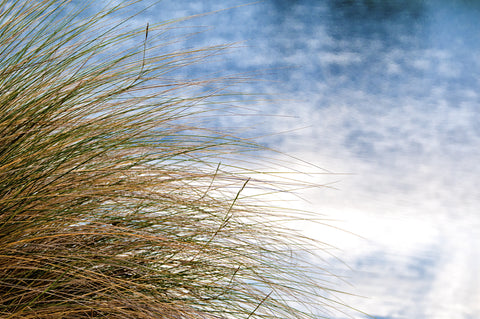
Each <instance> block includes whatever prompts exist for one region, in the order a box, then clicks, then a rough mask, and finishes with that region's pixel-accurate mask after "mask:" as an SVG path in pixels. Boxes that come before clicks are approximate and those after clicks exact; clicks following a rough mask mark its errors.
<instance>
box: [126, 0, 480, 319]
mask: <svg viewBox="0 0 480 319" xmlns="http://www.w3.org/2000/svg"><path fill="white" fill-rule="evenodd" d="M245 3H246V2H245V1H233V0H225V1H214V0H203V1H191V0H190V1H187V0H175V1H173V0H170V1H168V0H164V1H162V2H160V3H159V4H157V5H154V6H152V7H151V8H149V9H147V10H146V11H145V12H144V13H143V14H142V15H141V16H138V17H137V18H136V20H135V22H136V23H138V24H139V25H145V24H146V22H149V23H156V22H161V21H163V20H168V19H173V18H176V17H184V16H187V15H191V14H198V13H204V12H210V11H214V10H220V9H225V8H230V7H235V6H237V5H242V4H245ZM479 21H480V2H478V1H474V0H470V1H469V0H456V1H455V0H449V1H447V0H445V1H443V0H402V1H400V0H383V1H380V0H378V1H376V0H323V1H322V0H310V1H307V0H296V1H295V0H291V1H287V0H265V1H261V2H258V3H254V4H250V5H246V6H240V7H237V8H232V9H230V10H226V11H221V12H218V13H216V14H212V15H206V16H203V17H199V18H197V19H194V20H191V21H188V22H185V23H184V24H183V25H184V26H186V25H190V26H195V28H193V29H191V31H198V30H203V31H204V32H202V33H200V34H197V35H195V36H193V37H191V38H186V39H184V40H182V41H181V43H179V46H186V47H188V46H197V45H214V44H223V43H230V42H240V43H239V44H237V46H236V48H234V49H232V50H231V52H230V53H229V54H226V55H222V56H218V57H215V58H214V59H213V61H212V62H211V63H208V64H205V65H198V66H196V67H193V68H189V71H188V72H191V74H189V75H196V74H202V72H207V73H209V72H211V73H214V72H219V73H220V74H232V73H238V74H242V73H247V75H248V73H249V72H250V73H249V74H250V75H253V77H254V78H255V77H258V78H261V79H263V80H267V81H247V82H245V83H241V84H240V85H239V86H238V87H237V90H238V91H242V92H246V93H266V94H270V95H272V96H273V97H274V98H275V101H274V102H267V101H263V102H258V103H257V104H256V105H254V106H251V108H250V110H249V111H248V112H250V114H251V115H253V117H252V118H253V121H254V122H255V121H256V122H255V125H256V126H257V131H256V133H255V134H257V135H261V134H262V132H286V133H283V134H276V135H273V136H270V137H267V138H264V139H262V142H264V143H266V144H268V145H270V146H272V147H274V148H276V149H279V150H281V151H284V152H287V153H289V154H293V155H295V156H297V157H299V158H302V159H305V160H307V161H310V162H312V163H314V164H316V165H319V166H321V167H323V168H325V169H328V170H329V171H332V172H338V173H351V175H334V176H330V177H328V176H327V177H322V178H324V179H325V180H322V179H321V178H320V177H319V178H318V181H317V182H319V183H323V182H326V183H328V182H330V181H336V183H335V184H334V186H335V188H334V189H329V188H325V189H317V190H314V191H313V190H312V191H305V194H303V196H304V197H306V198H308V199H309V200H310V203H309V204H308V205H307V204H305V208H306V209H309V210H313V211H318V212H319V214H320V213H321V214H326V215H327V216H329V217H331V218H334V219H336V220H337V221H336V222H335V226H338V227H341V228H343V229H345V230H348V231H351V232H352V233H355V234H357V235H360V236H362V238H360V237H358V236H354V235H351V234H349V233H345V232H338V231H332V230H324V229H322V230H319V229H316V228H315V227H312V226H305V229H304V231H305V233H306V234H308V235H311V236H315V237H317V238H319V239H320V240H323V241H326V242H328V243H331V244H333V245H335V246H336V247H337V248H338V250H337V251H336V252H335V255H337V256H338V257H339V258H340V259H342V260H344V261H345V262H347V263H348V264H349V265H350V266H351V268H352V270H348V269H346V268H345V267H344V266H343V265H341V264H340V263H339V262H338V261H336V259H333V258H332V260H330V261H329V263H330V265H331V268H332V271H334V272H335V271H336V272H337V273H340V274H342V275H345V276H347V278H346V282H348V284H342V283H340V284H339V285H341V286H342V285H344V287H340V288H344V289H345V290H347V291H349V292H352V293H355V294H358V295H361V296H365V298H358V297H354V296H344V297H342V301H343V302H345V303H347V304H349V305H351V306H353V307H355V308H358V309H360V310H362V311H365V312H366V313H369V314H371V315H373V316H376V317H377V318H383V319H387V318H388V319H393V318H409V319H410V318H431V319H442V318H445V319H447V318H448V319H452V318H459V319H467V318H480V278H479V271H478V270H479V266H480V259H479V258H480V250H479V247H480V246H479V245H480V234H479V232H480V230H479V229H480V227H479V224H480V216H478V215H479V212H478V208H479V207H480V205H479V204H480V191H479V187H478V185H477V184H478V181H479V180H480V166H479V164H478V163H479V160H480V105H479V102H480V95H479V90H478V88H479V80H480V76H479V71H480V54H479V53H480V51H479V49H480V32H479V31H480V25H479V23H478V22H479ZM182 32H183V31H182ZM153 36H155V35H154V34H152V37H153ZM255 114H270V115H275V116H273V117H259V116H255ZM251 121H252V120H251V119H249V118H248V117H246V118H243V117H234V118H219V119H218V123H217V124H216V125H218V126H223V127H224V128H227V129H228V128H229V127H230V126H232V127H233V126H234V127H237V126H242V125H243V126H250V125H252V123H254V122H251ZM302 208H303V206H302ZM351 315H352V316H353V317H354V318H364V316H363V315H361V314H358V313H355V312H352V314H351ZM335 316H337V317H338V318H343V317H342V315H341V314H336V315H335Z"/></svg>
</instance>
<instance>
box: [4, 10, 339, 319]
mask: <svg viewBox="0 0 480 319" xmlns="http://www.w3.org/2000/svg"><path fill="white" fill-rule="evenodd" d="M160 5H161V4H160ZM122 10H123V11H125V10H130V9H129V6H128V5H126V4H122V5H121V6H117V7H113V8H112V7H110V8H109V9H105V10H103V11H100V12H98V13H96V14H93V15H88V12H90V11H88V8H83V7H80V6H79V5H75V3H70V1H63V0H59V1H55V0H43V1H41V0H37V1H18V0H14V1H7V0H0V317H1V318H318V317H320V316H323V315H325V316H327V315H328V314H329V313H330V312H329V311H330V310H329V309H331V308H330V307H331V306H333V307H334V308H335V307H340V304H338V303H335V302H334V301H333V300H332V299H331V298H330V294H329V293H328V289H327V287H323V286H322V285H321V284H320V283H319V282H318V281H316V280H317V279H318V277H316V272H318V273H321V270H318V269H316V270H315V269H313V268H312V269H309V270H308V273H307V272H306V269H307V268H308V267H310V266H309V265H308V264H307V263H302V259H308V252H307V251H306V250H302V249H303V248H302V247H307V246H306V245H307V243H308V244H311V243H310V242H309V241H308V239H305V238H302V237H301V236H298V235H294V233H292V232H289V231H288V230H286V229H283V228H281V227H280V226H276V223H277V222H278V220H280V219H286V218H296V217H295V214H294V213H292V214H291V215H289V214H290V213H289V212H288V211H286V210H279V209H278V208H275V207H269V206H268V205H265V203H263V202H261V201H257V200H256V198H257V197H256V196H252V197H248V196H243V195H242V194H243V193H242V191H243V190H244V187H249V186H250V185H256V186H255V187H257V188H258V187H260V185H262V183H261V181H254V180H253V179H251V180H249V178H250V177H254V176H257V175H258V174H256V173H257V172H254V171H249V170H248V169H247V167H244V166H246V165H244V166H242V162H241V161H240V160H238V158H241V157H239V156H240V155H241V154H243V153H245V152H248V151H252V150H254V151H255V150H258V148H259V147H258V146H256V145H255V144H253V143H251V142H250V141H246V140H242V139H239V138H234V137H232V136H230V135H229V134H226V133H222V132H218V131H214V130H212V129H211V126H209V125H208V117H209V112H211V111H212V110H216V109H218V108H221V107H224V106H223V105H224V104H223V103H220V102H221V101H223V102H225V101H226V99H228V98H229V99H233V98H232V97H228V94H227V92H226V91H225V92H223V93H220V92H221V91H220V89H221V88H224V87H226V86H229V85H231V84H232V83H233V82H235V78H233V77H232V78H203V79H183V80H182V79H181V77H180V76H178V77H174V76H173V75H174V74H181V73H175V72H176V71H177V70H178V69H179V68H188V66H189V65H191V64H192V63H196V62H202V61H205V59H207V58H208V57H209V56H211V55H215V54H218V53H220V52H222V51H223V49H225V47H208V48H195V49H185V50H180V51H179V50H178V49H176V50H175V49H172V50H171V51H168V49H169V48H170V45H172V44H173V45H174V46H172V47H175V46H176V43H175V40H174V39H171V38H168V36H167V34H168V32H169V30H170V29H171V28H172V27H173V25H172V24H173V23H174V22H175V21H171V22H169V23H164V24H156V25H155V24H153V23H152V24H150V25H143V26H142V27H141V28H133V27H132V29H129V28H128V27H127V26H128V25H129V23H128V22H129V21H132V20H122V19H120V18H119V17H120V16H122V14H119V13H120V12H122ZM206 87H209V88H210V89H209V90H208V91H206V90H205V88H206ZM229 107H230V106H229ZM212 116H213V115H212ZM195 123H202V124H201V125H200V124H198V125H196V124H195ZM231 154H237V155H238V156H237V155H234V157H235V159H234V160H233V159H231V160H229V159H228V158H229V157H232V155H231ZM250 160H252V158H250ZM220 162H222V164H220ZM265 186H267V188H265V189H266V190H267V189H269V188H271V187H272V186H271V185H265ZM282 187H284V185H282ZM302 251H303V253H302ZM302 256H303V257H302ZM305 256H307V257H306V258H304V257H305ZM309 276H311V277H309ZM309 278H310V279H309Z"/></svg>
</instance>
